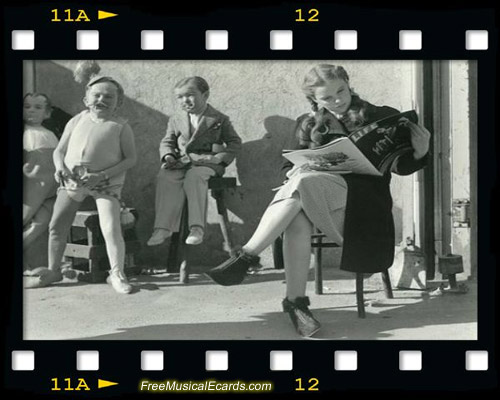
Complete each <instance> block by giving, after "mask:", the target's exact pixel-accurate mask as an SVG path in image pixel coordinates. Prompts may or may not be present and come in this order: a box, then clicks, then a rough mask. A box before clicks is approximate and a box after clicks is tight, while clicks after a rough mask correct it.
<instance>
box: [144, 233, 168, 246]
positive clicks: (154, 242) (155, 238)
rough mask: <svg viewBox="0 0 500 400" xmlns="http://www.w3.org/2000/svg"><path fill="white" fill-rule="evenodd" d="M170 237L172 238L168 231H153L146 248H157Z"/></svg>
mask: <svg viewBox="0 0 500 400" xmlns="http://www.w3.org/2000/svg"><path fill="white" fill-rule="evenodd" d="M170 236H172V232H170V231H169V230H168V229H155V231H154V232H153V235H152V236H151V238H150V239H149V240H148V243H147V244H148V246H158V245H160V244H162V243H163V242H164V241H165V240H167V239H168V238H169V237H170Z"/></svg>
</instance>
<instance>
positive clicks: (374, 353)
mask: <svg viewBox="0 0 500 400" xmlns="http://www.w3.org/2000/svg"><path fill="white" fill-rule="evenodd" d="M306 342H307V343H306ZM19 347H20V348H23V349H24V350H15V351H14V352H11V353H9V357H7V359H8V360H6V361H7V362H10V363H11V364H12V365H10V366H9V367H10V368H9V370H7V371H6V377H7V380H6V382H7V385H6V387H7V388H11V389H14V390H17V391H19V390H21V389H22V388H24V390H28V391H32V392H43V393H53V390H54V389H53V388H54V382H58V385H59V387H61V386H65V385H71V386H72V387H73V388H75V387H76V386H77V385H78V379H80V378H82V379H84V380H85V381H86V384H87V385H88V386H89V387H90V388H91V390H94V389H98V380H104V381H110V382H113V383H115V384H116V385H115V386H114V388H111V390H112V391H113V392H114V393H137V392H146V391H154V390H151V389H148V388H147V387H146V388H144V387H142V388H141V385H142V382H150V383H154V382H156V383H159V382H162V381H166V380H177V381H179V382H202V381H207V380H216V381H219V382H235V381H242V382H270V383H272V386H273V388H272V392H273V393H290V392H300V391H314V388H315V387H316V388H317V389H318V390H319V391H321V392H326V391H343V390H366V389H373V390H391V391H393V390H405V391H409V390H417V391H429V390H441V391H446V390H469V391H472V390H482V391H485V390H488V388H490V389H492V388H494V387H496V386H497V381H496V376H497V371H496V365H495V363H496V360H495V357H494V352H493V351H492V350H491V349H489V350H486V348H487V347H489V346H487V345H484V344H482V345H481V344H480V343H475V342H468V343H466V342H419V343H409V342H406V343H403V342H401V343H394V342H383V341H382V342H377V343H368V342H362V341H360V342H356V343H353V342H351V343H347V342H346V343H342V342H335V343H333V342H329V341H317V340H313V341H302V342H293V343H292V342H275V343H269V342H231V343H227V342H224V343H217V342H214V341H210V342H196V341H193V342H191V341H189V342H182V343H181V344H179V343H176V344H172V343H170V344H169V343H166V342H164V343H154V344H153V343H145V342H141V343H131V342H121V343H117V342H111V341H110V342H98V343H94V342H92V343H91V342H89V343H81V342H79V343H72V342H65V343H60V342H57V343H56V342H53V343H49V342H39V343H32V344H28V343H24V345H22V346H19ZM28 349H29V350H28ZM57 349H61V350H57ZM22 358H25V360H24V361H21V359H22ZM26 360H27V361H26ZM19 363H21V364H22V365H24V366H23V368H24V369H19V367H20V365H21V364H19ZM14 364H15V365H16V368H18V369H15V370H14V369H12V367H14ZM55 379H57V381H55ZM106 390H110V389H106Z"/></svg>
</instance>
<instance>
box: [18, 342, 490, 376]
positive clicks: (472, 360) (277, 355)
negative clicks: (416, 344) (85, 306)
mask: <svg viewBox="0 0 500 400" xmlns="http://www.w3.org/2000/svg"><path fill="white" fill-rule="evenodd" d="M213 347H215V346H213ZM332 353H333V357H332V360H333V363H332V365H333V368H334V369H335V370H336V371H357V370H358V351H356V350H337V351H332ZM11 354H12V357H11V368H12V370H13V371H35V370H36V367H35V365H36V364H35V351H33V350H14V351H12V353H11ZM229 358H230V357H229V352H228V351H227V350H206V351H205V370H206V371H228V370H229ZM75 359H76V364H75V365H76V370H77V371H98V370H99V351H98V350H77V351H76V357H75ZM140 359H141V362H140V369H141V370H142V371H163V370H164V366H165V363H164V360H165V353H164V351H163V350H143V351H141V356H140ZM488 360H489V353H488V351H486V350H467V351H465V354H464V363H463V367H464V368H465V370H466V371H487V370H488V366H489V362H488ZM395 364H396V363H395ZM398 365H399V370H400V371H421V370H422V368H423V355H422V351H420V350H400V351H399V357H398ZM132 367H133V366H132ZM261 367H262V368H265V366H261ZM268 368H269V370H270V371H293V370H294V358H293V350H271V351H270V352H269V365H268Z"/></svg>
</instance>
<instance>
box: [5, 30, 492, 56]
mask: <svg viewBox="0 0 500 400" xmlns="http://www.w3.org/2000/svg"><path fill="white" fill-rule="evenodd" d="M140 37H141V41H140V44H141V46H140V48H141V50H165V49H166V48H165V45H164V40H165V39H164V37H165V34H164V31H163V30H143V31H141V33H140ZM488 37H489V32H488V30H484V29H483V30H466V31H465V32H464V46H465V49H466V50H471V51H476V50H488ZM11 38H12V40H11V44H12V50H34V49H35V31H34V30H13V31H12V35H11ZM333 38H334V40H333V48H334V49H335V50H357V49H358V32H357V31H356V30H335V31H334V33H333ZM428 40H430V39H428ZM422 43H423V34H422V31H421V30H400V31H399V50H414V51H417V50H422V48H423V45H422ZM75 44H76V49H77V50H99V31H98V30H77V31H76V41H75ZM228 49H229V32H228V31H227V30H207V31H205V50H221V51H224V50H228ZM269 49H271V50H293V31H292V30H272V31H270V32H269Z"/></svg>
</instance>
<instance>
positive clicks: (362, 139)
mask: <svg viewBox="0 0 500 400" xmlns="http://www.w3.org/2000/svg"><path fill="white" fill-rule="evenodd" d="M402 118H405V119H407V120H409V121H411V122H414V123H416V122H417V120H418V118H417V114H416V113H415V111H406V112H404V113H399V114H395V115H392V116H390V117H387V118H384V119H382V120H379V121H376V122H374V123H371V124H369V125H366V126H365V127H363V128H361V129H360V130H358V131H356V132H354V133H352V134H351V135H349V138H350V139H351V140H352V141H353V142H354V143H355V144H356V147H358V148H359V149H360V150H361V152H362V153H363V154H364V155H365V156H366V158H368V160H370V162H371V163H372V164H373V166H374V167H375V168H377V170H379V171H380V172H382V173H385V172H386V171H387V170H389V169H390V168H391V166H392V163H393V161H394V160H395V159H396V158H397V157H398V156H399V155H400V154H403V153H405V152H408V151H413V148H412V146H411V133H410V128H409V127H408V126H407V124H406V122H404V121H403V122H402V121H401V119H402Z"/></svg>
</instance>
